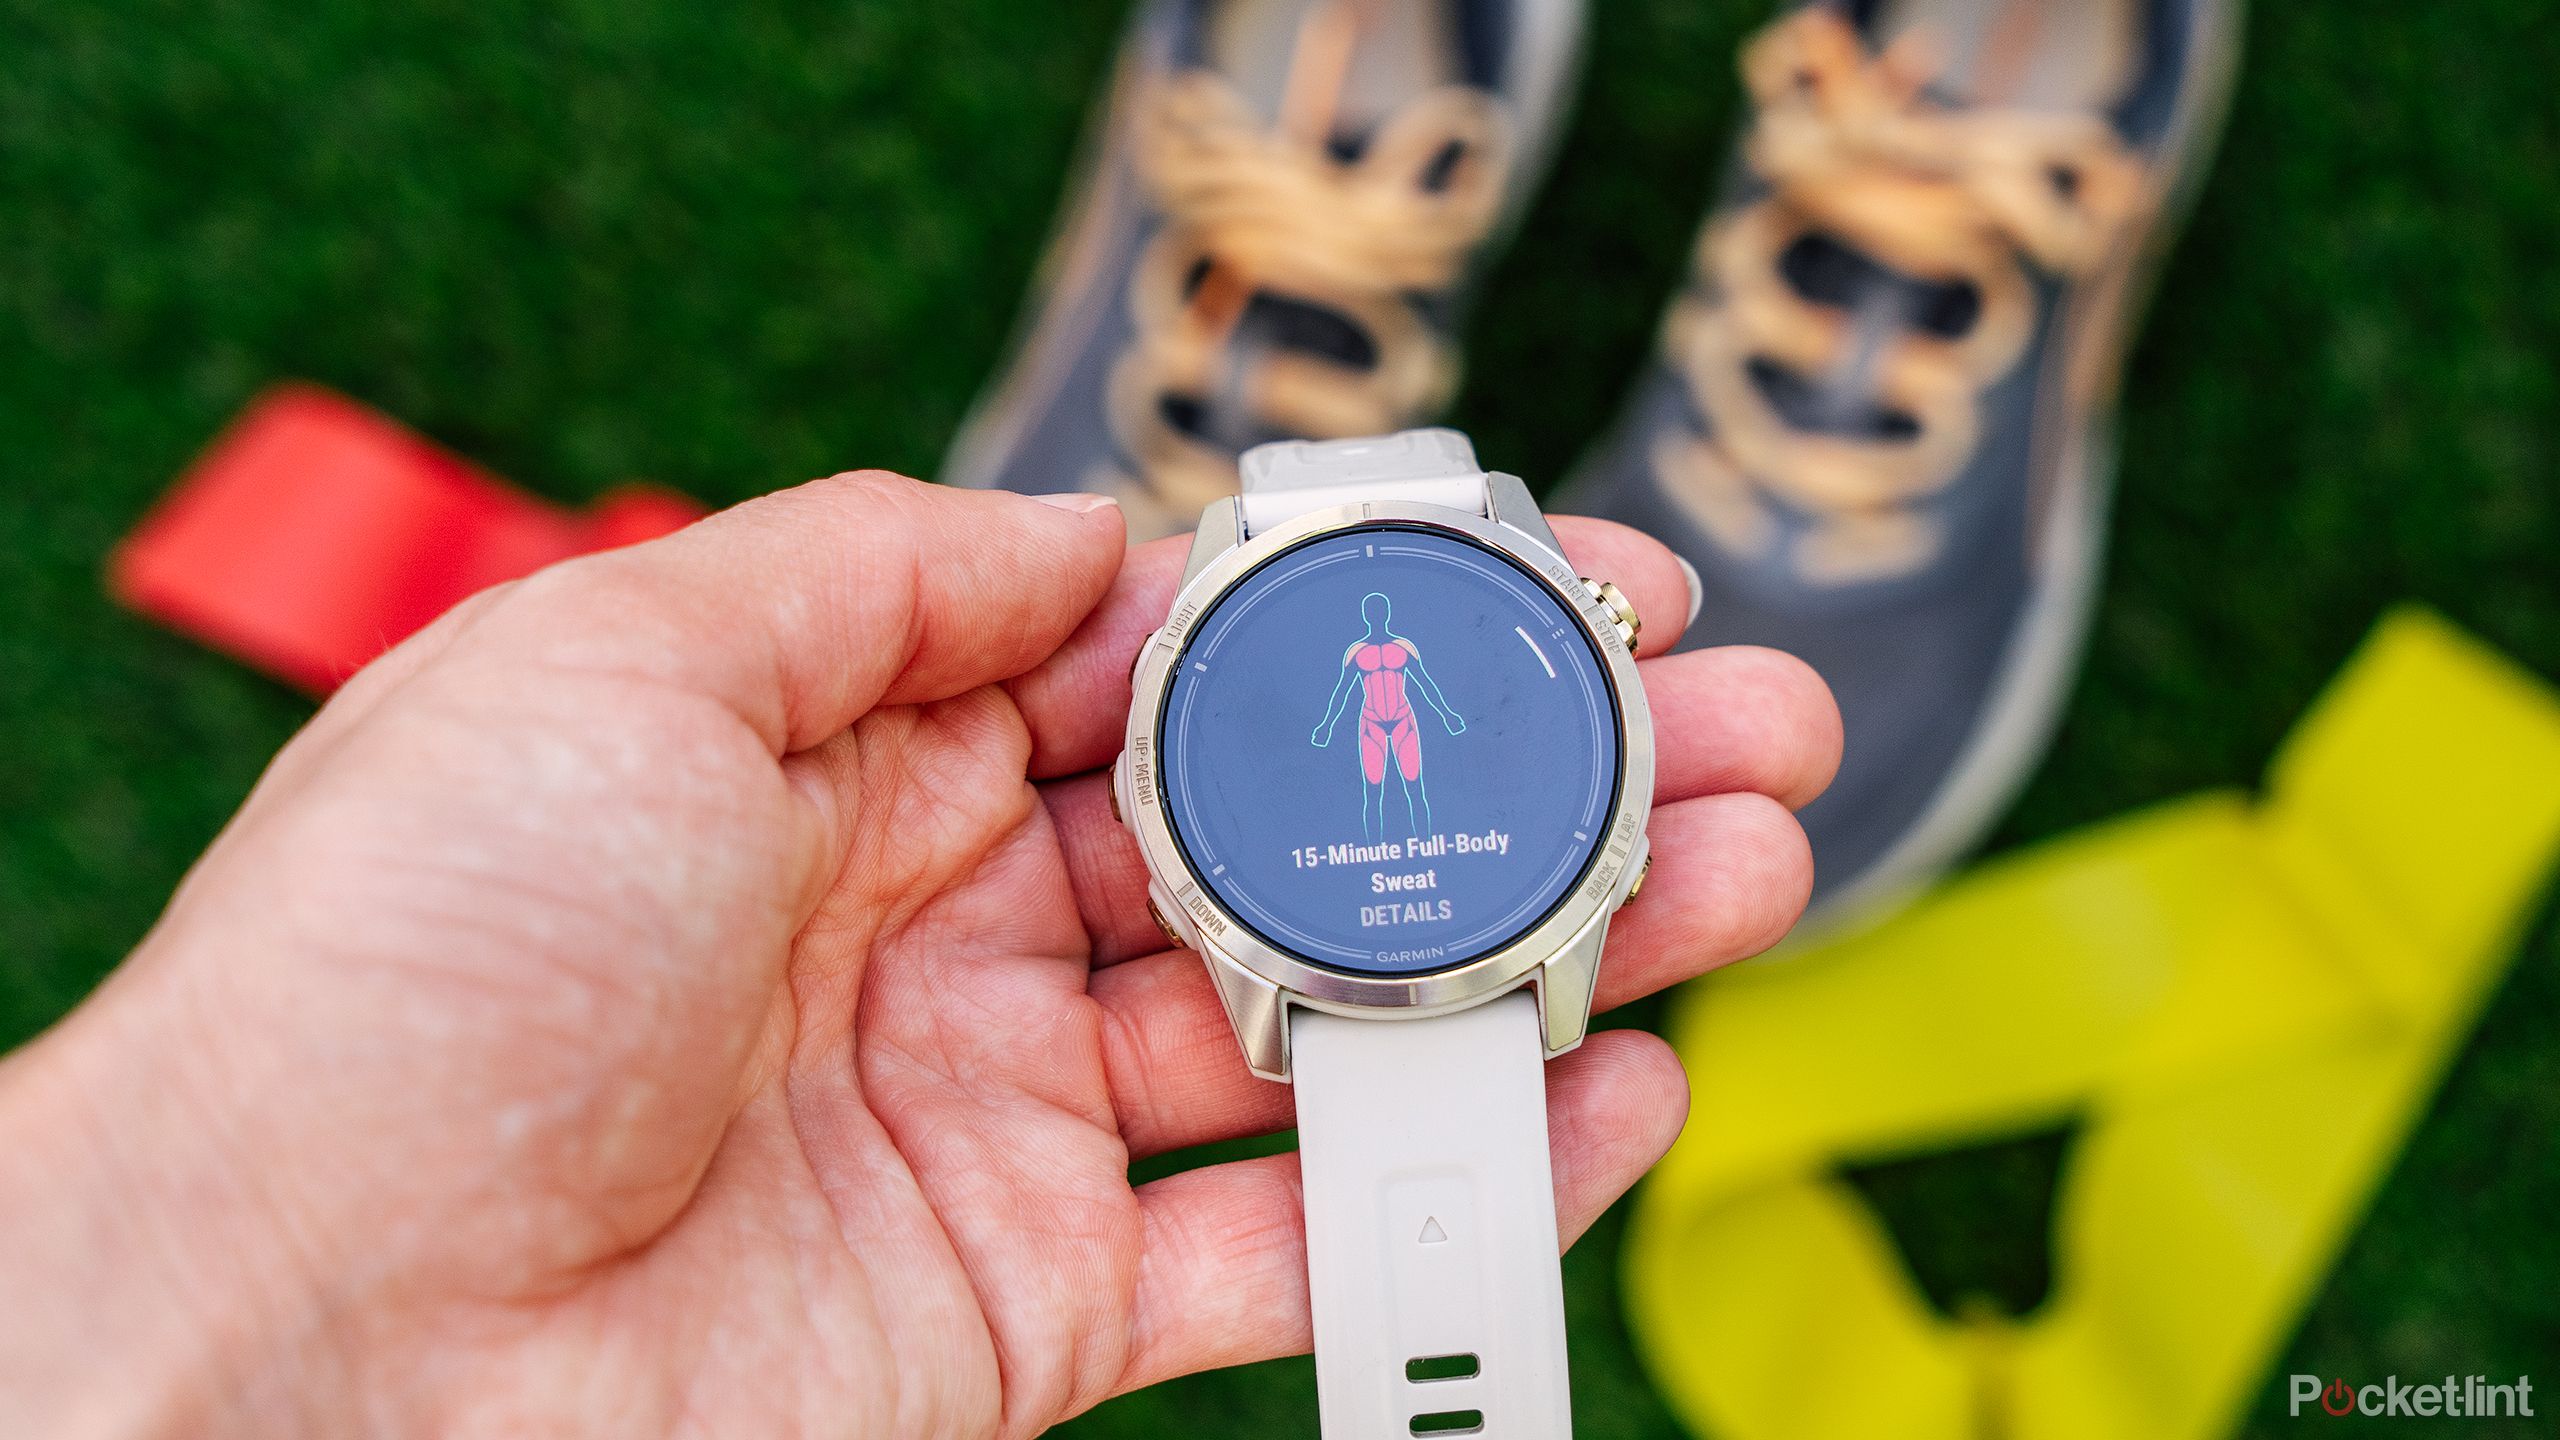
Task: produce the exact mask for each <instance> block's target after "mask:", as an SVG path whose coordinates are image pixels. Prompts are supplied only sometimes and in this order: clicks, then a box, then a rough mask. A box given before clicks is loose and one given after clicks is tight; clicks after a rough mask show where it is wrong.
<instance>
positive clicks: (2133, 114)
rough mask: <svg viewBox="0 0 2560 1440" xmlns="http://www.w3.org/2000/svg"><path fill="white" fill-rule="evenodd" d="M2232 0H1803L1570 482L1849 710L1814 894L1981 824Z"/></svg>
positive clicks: (2074, 627) (2078, 605)
mask: <svg viewBox="0 0 2560 1440" xmlns="http://www.w3.org/2000/svg"><path fill="white" fill-rule="evenodd" d="M2236 3H2237V0H2047V3H2037V0H1895V3H1879V0H1817V3H1812V4H1807V5H1803V6H1800V7H1798V8H1794V9H1791V10H1790V11H1789V12H1788V13H1786V14H1784V15H1782V16H1781V17H1780V18H1779V19H1778V20H1777V21H1776V22H1774V23H1773V24H1772V25H1771V26H1769V28H1767V29H1766V30H1764V31H1762V32H1761V33H1760V34H1759V35H1758V36H1757V37H1755V38H1754V39H1753V40H1752V41H1751V42H1750V43H1749V44H1748V45H1747V46H1746V47H1745V49H1744V51H1743V54H1742V73H1743V79H1744V82H1745V84H1746V86H1747V87H1748V90H1749V93H1750V99H1751V102H1752V104H1753V107H1754V111H1755V113H1754V115H1753V118H1752V120H1751V128H1750V131H1749V133H1748V135H1747V136H1746V138H1745V139H1744V141H1743V144H1742V148H1741V153H1740V155H1739V157H1738V158H1737V161H1736V163H1735V164H1734V166H1733V169H1732V173H1731V177H1730V179H1729V180H1728V182H1727V184H1726V186H1725V191H1724V194H1723V195H1722V197H1721V198H1720V200H1719V202H1718V204H1717V206H1716V208H1715V210H1714V212H1713V214H1712V215H1711V216H1710V217H1709V219H1708V221H1707V224H1706V227H1705V229H1704V231H1703V233H1702V234H1701V235H1700V237H1699V240H1698V244H1697V249H1696V253H1695V258H1694V262H1693V270H1692V274H1691V278H1690V281H1689V283H1688V284H1687V285H1686V287H1685V288H1684V289H1683V291H1682V292H1681V294H1680V295H1679V296H1678V297H1677V298H1676V300H1675V301H1674V303H1673V305H1672V308H1671V313H1670V315H1669V317H1668V320H1667V322H1666V323H1665V325H1664V328H1663V336H1662V346H1661V350H1660V354H1659V356H1658V359H1657V363H1655V364H1654V365H1653V366H1652V367H1651V369H1650V370H1649V371H1648V373H1647V374H1646V375H1645V377H1644V378H1643V380H1642V381H1641V382H1640V384H1639V386H1638V389H1637V392H1636V395H1635V397H1634V400H1633V403H1632V404H1631V405H1630V407H1629V408H1628V410H1627V412H1626V414H1625V415H1624V416H1623V417H1622V418H1621V420H1620V422H1619V424H1618V426H1617V428H1616V429H1615V430H1614V432H1612V434H1611V436H1610V437H1609V439H1607V440H1606V441H1605V442H1604V443H1603V444H1602V446H1601V447H1600V449H1599V450H1598V451H1597V452H1596V453H1595V454H1594V455H1593V456H1592V457H1591V459H1590V460H1589V461H1588V462H1587V464H1586V465H1585V466H1584V468H1583V470H1582V471H1581V473H1580V474H1579V475H1578V476H1577V477H1576V480H1575V482H1574V483H1573V484H1572V485H1571V486H1570V487H1568V490H1567V492H1566V494H1564V495H1563V496H1562V497H1560V498H1559V499H1558V500H1557V502H1556V506H1557V508H1558V509H1564V510H1574V511H1581V512H1586V513H1590V514H1596V515H1606V516H1610V517H1613V518H1615V519H1619V520H1623V521H1626V522H1629V523H1631V524H1634V525H1638V526H1641V527H1643V528H1644V529H1647V530H1649V531H1651V532H1653V533H1654V534H1655V535H1657V536H1659V537H1661V538H1662V539H1664V540H1665V541H1667V542H1669V543H1670V544H1671V545H1672V546H1673V547H1674V548H1675V549H1677V550H1679V551H1680V552H1681V553H1682V554H1683V555H1685V556H1686V557H1687V558H1688V559H1690V560H1691V561H1692V562H1693V563H1694V564H1695V565H1696V566H1697V569H1698V571H1699V574H1700V576H1701V578H1702V579H1703V580H1704V582H1705V596H1706V602H1705V607H1704V610H1703V612H1702V613H1701V615H1700V616H1699V619H1698V623H1697V624H1696V625H1694V626H1693V627H1691V629H1690V631H1689V640H1688V643H1690V644H1695V645H1723V644H1734V643H1747V644H1758V645H1769V646H1775V647H1777V648H1779V649H1782V650H1787V651H1791V652H1793V653H1795V654H1796V655H1799V656H1801V657H1803V658H1804V659H1805V660H1806V661H1808V662H1809V663H1811V664H1812V665H1813V666H1814V667H1815V668H1816V669H1817V670H1819V671H1820V672H1821V673H1822V675H1823V678H1824V679H1826V680H1828V681H1829V682H1830V684H1831V687H1832V689H1833V691H1834V693H1835V694H1836V695H1837V696H1838V698H1839V701H1840V708H1841V712H1842V715H1843V717H1844V720H1845V722H1846V726H1847V753H1846V756H1845V758H1844V760H1843V762H1842V765H1841V769H1840V775H1839V778H1838V779H1837V780H1836V781H1835V782H1834V783H1833V785H1832V787H1831V789H1830V791H1829V792H1828V793H1827V794H1825V795H1824V796H1823V797H1822V798H1821V799H1820V800H1818V801H1816V802H1815V803H1814V804H1813V805H1811V806H1810V807H1808V808H1807V809H1806V811H1805V812H1804V817H1803V818H1804V823H1805V828H1806V830H1807V832H1808V833H1809V834H1810V835H1811V837H1812V840H1813V850H1814V868H1815V876H1816V881H1815V883H1816V901H1817V904H1818V905H1819V906H1820V907H1821V908H1822V910H1823V911H1824V912H1825V914H1826V915H1827V916H1828V917H1829V918H1832V919H1835V920H1836V919H1840V918H1844V917H1845V916H1847V915H1848V914H1850V913H1852V912H1857V913H1872V912H1873V911H1874V910H1875V909H1877V908H1880V907H1881V904H1882V903H1883V902H1886V901H1889V900H1891V899H1894V898H1898V897H1900V896H1903V895H1906V894H1908V893H1909V892H1910V891H1911V890H1913V889H1914V888H1916V887H1917V886H1919V885H1920V884H1923V883H1925V882H1926V881H1927V880H1929V879H1930V878H1932V877H1934V876H1935V875H1936V874H1937V873H1938V872H1939V871H1940V870H1941V869H1943V868H1944V867H1945V866H1946V865H1948V864H1949V863H1951V862H1952V861H1953V860H1954V859H1955V858H1956V857H1957V856H1958V855H1959V854H1960V853H1962V852H1963V851H1964V850H1966V849H1968V848H1970V847H1971V846H1972V845H1973V844H1974V843H1975V842H1976V841H1978V840H1979V839H1980V838H1981V837H1982V835H1983V833H1984V832H1985V831H1986V830H1988V829H1989V828H1990V826H1991V825H1992V823H1993V822H1994V821H1996V820H1997V819H1998V818H1999V816H2000V814H2001V812H2002V811H2003V810H2005V809H2006V808H2007V805H2008V803H2009V801H2010V799H2011V798H2012V797H2013V796H2014V795H2015V793H2016V790H2017V788H2018V786H2019V784H2020V783H2021V782H2022V781H2023V780H2024V778H2025V776H2026V774H2027V772H2028V770H2029V769H2030V768H2031V767H2032V766H2033V764H2034V763H2035V761H2036V760H2037V759H2038V758H2039V757H2040V756H2041V755H2042V753H2043V751H2044V749H2045V746H2046V744H2047V742H2048V740H2049V738H2050V736H2051V732H2052V728H2053V724H2054V721H2055V718H2056V715H2057V712H2058V711H2059V709H2060V706H2061V701H2062V697H2063V695H2064V693H2065V692H2066V691H2067V689H2068V688H2069V680H2070V677H2071V675H2072V672H2073V671H2074V670H2075V668H2076V666H2077V662H2078V656H2079V652H2080V648H2081V642H2082V639H2083V636H2084V634H2085V632H2086V630H2087V628H2088V620H2089V609H2090V603H2091V599H2092V596H2093V594H2094V591H2095V580H2096V572H2097V568H2098V561H2099V553H2100V550H2101V545H2102V536H2103V531H2104V525H2105V515H2106V490H2107V485H2108V475H2107V471H2108V468H2109V466H2110V464H2111V459H2110V453H2109V452H2110V445H2109V442H2108V437H2107V430H2108V418H2109V413H2110V411H2111V409H2112V405H2113V392H2114V388H2115V378H2116V370H2117V366H2118V363H2119V361H2120V359H2121V357H2122V354H2123V351H2124V348H2125V345H2126V342H2127V339H2128V334H2127V332H2128V329H2129V326H2130V321H2131V312H2132V310H2133V308H2134V307H2135V305H2136V303H2137V301H2138V299H2139V291H2140V289H2141V287H2142V285H2143V284H2144V283H2145V280H2146V277H2147V275H2148V273H2149V271H2150V270H2151V268H2152V261H2153V260H2154V259H2155V258H2156V255H2157V252H2158V250H2159V249H2160V248H2161V247H2162V245H2163V243H2164V241H2165V232H2166V230H2167V229H2168V228H2169V225H2170V221H2171V220H2172V218H2173V217H2174V215H2175V213H2176V212H2177V211H2178V210H2179V209H2180V206H2181V203H2182V201H2183V199H2184V198H2185V197H2186V196H2187V195H2188V194H2189V193H2190V192H2191V190H2192V188H2193V186H2194V184H2195V183H2196V181H2197V180H2198V179H2199V177H2200V174H2201V171H2202V169H2203V167H2204V163H2205V156H2206V152H2207V151H2208V149H2209V148H2210V142H2211V139H2212V137H2213V135H2214V133H2215V132H2216V131H2217V129H2218V128H2219V124H2220V120H2221V114H2222V109H2223V103H2224V98H2225V95H2226V93H2227V91H2228V88H2229V80H2230V73H2231V69H2232V66H2233V62H2234V59H2235V55H2236V45H2237V36H2236V19H2237V16H2236V13H2235V11H2236Z"/></svg>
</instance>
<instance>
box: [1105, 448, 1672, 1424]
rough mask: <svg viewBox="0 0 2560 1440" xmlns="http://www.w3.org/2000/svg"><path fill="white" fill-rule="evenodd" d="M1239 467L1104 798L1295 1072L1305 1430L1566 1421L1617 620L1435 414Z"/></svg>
mask: <svg viewBox="0 0 2560 1440" xmlns="http://www.w3.org/2000/svg"><path fill="white" fill-rule="evenodd" d="M1241 468H1242V472H1243V482H1244V483H1243V490H1242V493H1241V494H1240V495H1237V496H1235V497H1233V498H1230V499H1225V500H1220V501H1218V502H1217V503H1216V504H1213V505H1211V506H1210V507H1209V508H1208V510H1207V511H1206V512H1205V513H1204V514H1203V515H1202V516H1201V520H1200V529H1199V533H1198V536H1197V537H1196V538H1195V539H1194V541H1193V543H1192V548H1191V556H1190V561H1189V563H1188V565H1187V567H1186V568H1185V571H1184V575H1183V583H1182V587H1181V590H1180V592H1179V593H1178V594H1177V595H1176V597H1175V599H1174V602H1173V608H1172V611H1171V613H1170V614H1169V615H1167V617H1166V618H1165V622H1164V624H1163V625H1162V626H1161V627H1160V628H1158V629H1157V630H1156V631H1155V632H1154V633H1153V634H1151V635H1149V636H1148V637H1147V640H1146V642H1145V644H1144V645H1143V646H1141V647H1140V650H1139V654H1138V659H1137V662H1136V668H1135V670H1134V671H1133V680H1132V692H1133V701H1132V705H1131V708H1130V713H1129V726H1128V733H1127V740H1126V745H1125V747H1124V749H1123V750H1122V752H1121V756H1120V759H1119V761H1118V763H1117V764H1116V765H1115V766H1114V767H1113V772H1112V798H1113V803H1114V807H1115V809H1116V810H1117V811H1118V813H1119V814H1120V815H1121V816H1122V818H1123V819H1124V820H1125V822H1126V823H1127V824H1128V825H1129V826H1130V828H1131V829H1132V830H1133V831H1135V832H1136V835H1137V838H1138V844H1139V848H1140V849H1141V851H1142V852H1143V853H1144V855H1145V858H1146V864H1147V869H1148V873H1149V882H1150V883H1149V897H1150V903H1151V904H1152V905H1153V907H1154V909H1155V912H1156V919H1157V922H1158V923H1159V924H1160V925H1162V926H1163V927H1164V930H1165V932H1166V934H1167V936H1168V937H1169V938H1170V939H1171V940H1172V941H1173V942H1174V943H1175V944H1177V945H1181V946H1185V947H1188V948H1191V949H1194V950H1197V951H1198V952H1199V953H1200V955H1201V957H1202V959H1203V960H1205V961H1206V962H1207V965H1208V970H1209V975H1210V978H1211V979H1212V981H1213V982H1214V983H1215V985H1216V987H1217V991H1218V994H1219V997H1220V999H1221V1000H1222V1002H1223V1003H1224V1005H1225V1008H1226V1013H1227V1018H1228V1019H1229V1021H1230V1022H1232V1023H1233V1025H1234V1027H1235V1032H1236V1039H1237V1040H1238V1042H1239V1043H1241V1045H1242V1046H1243V1048H1244V1056H1245V1063H1246V1064H1247V1065H1248V1066H1250V1067H1251V1068H1252V1070H1253V1071H1254V1073H1256V1074H1258V1075H1261V1076H1264V1077H1266V1078H1268V1079H1272V1080H1282V1081H1287V1082H1289V1083H1290V1084H1292V1085H1293V1086H1295V1087H1296V1091H1297V1097H1296V1098H1297V1112H1298V1143H1299V1156H1300V1165H1301V1169H1302V1173H1303V1177H1304V1191H1305V1196H1306V1217H1307V1269H1308V1284H1309V1289H1310V1291H1311V1294H1312V1298H1313V1302H1314V1314H1315V1352H1316V1389H1317V1409H1318V1413H1319V1414H1320V1416H1321V1418H1322V1422H1323V1429H1324V1432H1325V1434H1326V1435H1327V1436H1329V1437H1331V1440H1371V1437H1403V1436H1432V1435H1442V1434H1482V1435H1486V1436H1492V1437H1523V1440H1536V1437H1556V1440H1562V1437H1565V1436H1567V1435H1569V1434H1570V1433H1571V1428H1572V1417H1571V1410H1570V1404H1569V1399H1568V1396H1567V1391H1566V1383H1565V1343H1564V1294H1563V1286H1562V1281H1561V1275H1560V1271H1559V1268H1558V1264H1557V1250H1558V1246H1557V1236H1556V1217H1555V1197H1554V1183H1553V1179H1552V1176H1551V1175H1550V1172H1549V1167H1548V1160H1547V1120H1546V1115H1547V1111H1546V1075H1545V1062H1546V1061H1547V1060H1548V1059H1549V1058H1550V1057H1552V1056H1555V1055H1559V1054H1562V1053H1563V1052H1565V1051H1567V1050H1570V1049H1572V1048H1573V1047H1574V1046H1576V1045H1578V1044H1580V1043H1581V1042H1582V1037H1583V1035H1584V1032H1585V1031H1586V1029H1587V1028H1588V1025H1589V1020H1590V1011H1591V995H1592V988H1593V979H1594V977H1595V975H1596V974H1597V972H1598V969H1599V963H1600V952H1601V945H1602V942H1603V940H1604V938H1605V937H1606V935H1607V932H1608V925H1609V918H1610V916H1611V915H1612V914H1614V913H1615V912H1616V910H1617V908H1618V907H1619V906H1620V905H1622V904H1624V903H1625V902H1626V901H1628V900H1630V899H1632V898H1634V896H1635V893H1636V890H1637V887H1638V886H1639V885H1640V884H1641V883H1642V881H1643V877H1644V869H1645V863H1646V859H1647V850H1646V842H1645V820H1646V817H1647V815H1648V814H1649V813H1650V811H1651V807H1652V794H1653V730H1652V722H1651V720H1650V718H1649V716H1648V714H1647V711H1646V708H1645V698H1644V690H1643V686H1642V684H1641V682H1640V681H1639V680H1638V679H1637V675H1636V665H1635V652H1634V649H1633V646H1634V643H1635V637H1636V628H1637V624H1638V622H1637V618H1636V614H1635V611H1634V608H1633V607H1632V606H1631V605H1629V604H1628V602H1627V600H1626V598H1625V596H1623V595H1622V594H1620V593H1619V591H1618V589H1617V587H1616V586H1614V585H1609V584H1604V583H1601V582H1599V581H1596V580H1589V579H1584V578H1582V577H1580V576H1577V575H1576V574H1575V573H1574V570H1573V567H1572V566H1571V565H1570V564H1568V563H1567V562H1566V560H1565V558H1564V554H1563V551H1562V550H1561V549H1560V548H1559V547H1558V545H1557V544H1556V540H1555V536H1554V534H1553V533H1552V532H1551V531H1550V530H1549V529H1548V528H1547V524H1546V521H1545V519H1544V517H1542V516H1541V515H1540V514H1539V512H1538V508H1537V505H1536V504H1535V502H1533V501H1532V500H1531V499H1530V497H1529V491H1528V488H1527V487H1526V486H1525V485H1523V484H1522V483H1521V482H1520V480H1519V479H1518V478H1516V477H1514V476H1510V475H1502V474H1488V473H1486V472H1485V471H1484V470H1483V469H1482V468H1481V467H1479V466H1478V465H1477V464H1476V459H1475V452H1474V449H1473V448H1472V447H1471V446H1470V445H1469V444H1468V443H1467V440H1466V437H1465V436H1463V435H1460V434H1458V433H1457V432H1455V431H1452V430H1438V429H1434V430H1412V431H1407V432H1405V433H1403V434H1400V435H1389V436H1385V437H1382V438H1377V439H1364V440H1342V441H1332V442H1325V443H1310V442H1291V443H1282V444H1273V445H1264V446H1261V447H1259V448H1256V449H1254V450H1252V451H1249V452H1247V453H1246V455H1245V456H1244V457H1243V461H1242V466H1241Z"/></svg>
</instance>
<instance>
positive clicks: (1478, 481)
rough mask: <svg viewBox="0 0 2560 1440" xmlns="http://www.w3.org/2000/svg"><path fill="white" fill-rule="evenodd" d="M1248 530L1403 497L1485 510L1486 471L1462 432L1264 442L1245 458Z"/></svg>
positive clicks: (1255, 531)
mask: <svg viewBox="0 0 2560 1440" xmlns="http://www.w3.org/2000/svg"><path fill="white" fill-rule="evenodd" d="M1238 468H1239V470H1240V471H1241V472H1242V475H1243V480H1244V533H1245V534H1246V535H1248V536H1251V535H1259V534H1261V533H1262V532H1263V531H1265V530H1268V529H1270V528H1271V527H1272V526H1274V525H1277V524H1279V523H1281V522H1282V521H1284V520H1292V519H1295V518H1296V517H1298V516H1300V515H1304V514H1306V513H1308V512H1309V511H1311V510H1329V509H1331V508H1333V507H1334V506H1336V505H1351V504H1356V503H1358V502H1360V501H1363V500H1402V501H1408V502H1412V503H1416V504H1423V505H1445V506H1447V507H1448V508H1450V509H1452V510H1465V511H1468V512H1470V513H1472V514H1477V515H1482V514H1483V513H1485V484H1484V469H1483V467H1481V466H1479V465H1477V464H1476V451H1475V447H1474V446H1473V445H1470V444H1468V443H1467V437H1466V436H1464V435H1461V434H1459V433H1458V432H1457V431H1455V430H1407V431H1404V432H1402V433H1401V434H1396V435H1381V436H1379V437H1377V438H1376V439H1373V440H1292V441H1284V442H1282V443H1280V444H1276V445H1257V446H1255V447H1254V448H1252V449H1251V450H1248V451H1246V452H1245V454H1244V458H1243V460H1242V461H1240V462H1238Z"/></svg>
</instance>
